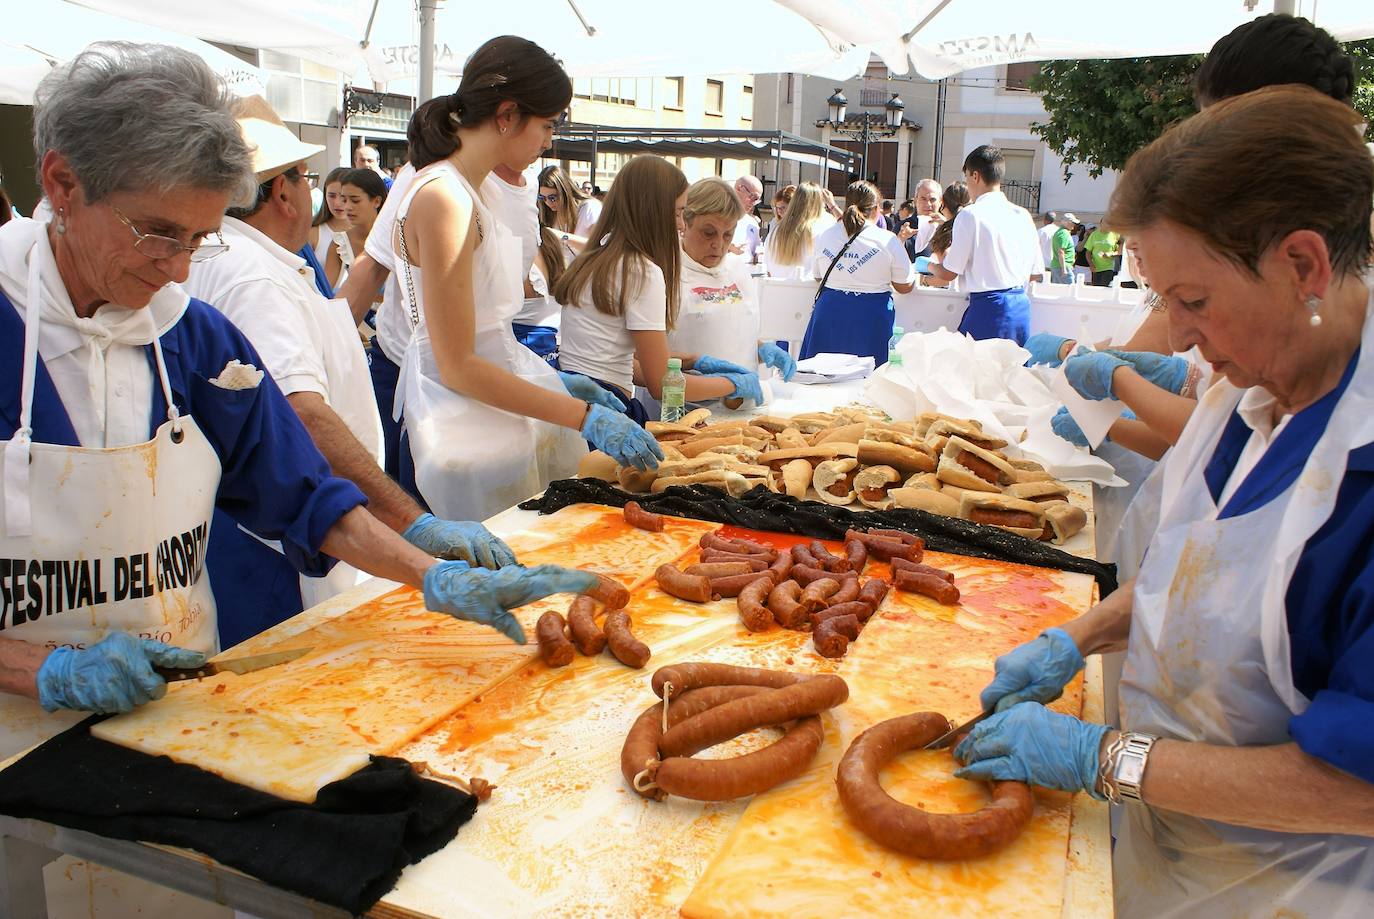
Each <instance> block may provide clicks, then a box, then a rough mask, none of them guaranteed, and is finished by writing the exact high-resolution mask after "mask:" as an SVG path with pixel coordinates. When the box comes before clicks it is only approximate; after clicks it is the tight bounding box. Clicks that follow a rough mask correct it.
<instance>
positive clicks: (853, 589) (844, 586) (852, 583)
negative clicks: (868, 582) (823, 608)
mask: <svg viewBox="0 0 1374 919" xmlns="http://www.w3.org/2000/svg"><path fill="white" fill-rule="evenodd" d="M859 589H860V588H859V579H858V578H857V577H848V578H844V579H843V580H841V581H840V589H839V590H837V591H835V594H834V596H832V597H831V598H830V599H829V600H828V601H827V602H828V603H829V605H830V606H834V605H835V604H837V603H852V602H853V601H855V600H857V599H859Z"/></svg>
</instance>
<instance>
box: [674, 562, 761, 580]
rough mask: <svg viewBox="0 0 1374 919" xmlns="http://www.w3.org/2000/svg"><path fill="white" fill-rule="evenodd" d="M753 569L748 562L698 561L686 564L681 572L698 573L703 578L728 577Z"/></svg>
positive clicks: (746, 572)
mask: <svg viewBox="0 0 1374 919" xmlns="http://www.w3.org/2000/svg"><path fill="white" fill-rule="evenodd" d="M765 567H767V566H765ZM754 570H755V569H754V567H753V566H751V565H750V564H749V563H748V562H698V563H697V564H695V565H688V566H687V567H686V568H684V569H683V571H682V573H683V574H688V575H693V574H699V575H701V576H702V577H704V578H728V577H730V576H731V575H734V574H749V573H750V572H751V571H754Z"/></svg>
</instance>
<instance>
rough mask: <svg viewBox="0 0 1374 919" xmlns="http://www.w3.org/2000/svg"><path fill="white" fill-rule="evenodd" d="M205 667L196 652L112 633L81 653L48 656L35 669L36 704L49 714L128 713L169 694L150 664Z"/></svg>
mask: <svg viewBox="0 0 1374 919" xmlns="http://www.w3.org/2000/svg"><path fill="white" fill-rule="evenodd" d="M203 663H205V655H204V654H202V653H200V652H199V651H190V650H188V649H186V648H174V647H172V646H171V645H164V644H163V643H162V642H160V641H153V640H152V639H149V638H135V637H134V636H132V635H128V634H126V633H124V632H115V633H113V634H111V635H107V636H105V638H104V639H103V640H102V641H101V642H100V643H99V644H96V645H94V646H92V647H90V648H87V649H85V650H84V651H78V650H76V649H73V648H58V649H57V650H55V651H53V652H52V653H51V654H49V655H48V658H47V660H45V661H43V666H42V667H39V668H38V701H39V703H40V704H42V706H43V708H44V709H46V710H47V711H50V712H55V711H57V710H58V709H59V708H69V709H72V710H74V711H79V712H99V713H100V714H102V715H111V714H114V713H116V712H129V711H133V710H134V709H135V708H137V707H138V706H140V705H143V704H144V703H146V702H151V701H152V700H154V699H161V698H162V697H163V696H164V695H166V694H167V681H166V680H164V679H163V678H162V677H160V676H158V675H157V674H156V673H155V672H153V665H154V664H156V665H158V666H160V667H199V666H200V665H201V664H203Z"/></svg>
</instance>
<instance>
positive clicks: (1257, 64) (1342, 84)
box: [1193, 13, 1356, 108]
mask: <svg viewBox="0 0 1374 919" xmlns="http://www.w3.org/2000/svg"><path fill="white" fill-rule="evenodd" d="M1287 83H1301V84H1303V85H1306V86H1310V87H1312V88H1313V89H1315V90H1317V91H1318V92H1320V93H1323V94H1324V95H1327V96H1330V97H1331V98H1332V99H1335V100H1336V101H1337V102H1344V103H1345V104H1346V105H1349V104H1350V102H1351V99H1352V97H1353V95H1354V92H1355V83H1356V80H1355V63H1354V61H1353V60H1352V59H1351V58H1350V56H1349V55H1347V54H1346V53H1345V51H1344V50H1343V49H1342V48H1341V43H1340V42H1338V41H1336V39H1335V38H1334V37H1332V35H1331V33H1330V32H1327V31H1326V30H1325V29H1322V28H1319V27H1317V26H1315V25H1313V24H1312V23H1311V22H1309V21H1308V20H1306V19H1302V18H1300V17H1297V16H1289V15H1288V14H1287V13H1270V14H1269V15H1267V16H1260V17H1259V18H1258V19H1252V20H1250V21H1249V22H1247V23H1245V24H1244V25H1240V26H1237V27H1236V28H1235V29H1233V30H1231V32H1229V33H1228V34H1226V35H1224V36H1222V37H1221V38H1219V39H1218V40H1217V43H1216V44H1215V45H1213V46H1212V50H1211V51H1209V52H1207V57H1206V58H1204V59H1203V61H1202V66H1201V67H1199V68H1198V69H1197V73H1195V74H1194V75H1193V99H1194V101H1195V102H1196V103H1197V105H1198V107H1199V108H1202V107H1204V106H1208V105H1211V104H1212V103H1214V102H1219V101H1221V100H1222V99H1229V98H1230V97H1231V96H1239V95H1242V94H1244V93H1248V92H1253V91H1254V90H1256V89H1262V88H1263V87H1265V86H1279V85H1283V84H1287Z"/></svg>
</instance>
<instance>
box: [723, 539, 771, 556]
mask: <svg viewBox="0 0 1374 919" xmlns="http://www.w3.org/2000/svg"><path fill="white" fill-rule="evenodd" d="M729 542H731V543H733V544H734V545H736V546H739V548H738V549H737V550H736V551H737V552H743V553H745V554H746V555H766V556H768V558H769V560H770V561H771V560H772V558H773V555H774V554H775V553H776V552H777V551H778V550H777V549H774V548H772V547H770V546H765V545H764V544H763V543H759V542H754V541H753V540H752V539H745V538H744V537H742V536H736V537H733V538H732V539H730V540H729Z"/></svg>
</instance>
